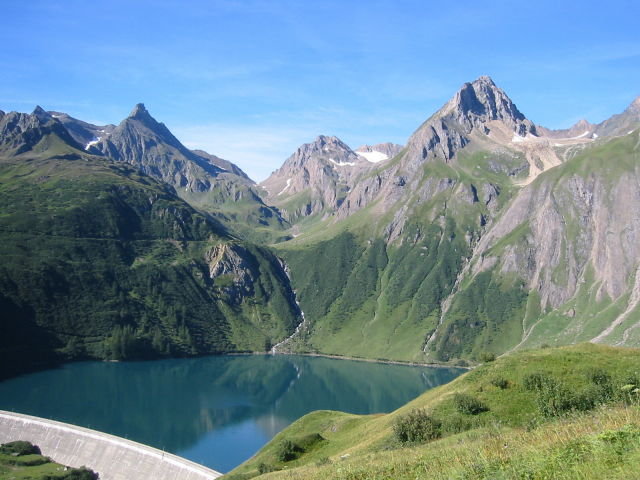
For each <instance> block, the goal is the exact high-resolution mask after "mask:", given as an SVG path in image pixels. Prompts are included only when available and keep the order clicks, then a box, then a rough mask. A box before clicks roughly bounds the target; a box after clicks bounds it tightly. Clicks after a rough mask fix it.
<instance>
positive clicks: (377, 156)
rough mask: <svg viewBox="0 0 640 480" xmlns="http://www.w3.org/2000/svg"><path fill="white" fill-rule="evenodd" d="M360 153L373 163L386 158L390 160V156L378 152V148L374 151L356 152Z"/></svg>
mask: <svg viewBox="0 0 640 480" xmlns="http://www.w3.org/2000/svg"><path fill="white" fill-rule="evenodd" d="M356 153H357V154H358V155H360V156H361V157H364V158H365V159H366V160H367V161H369V162H371V163H378V162H382V161H384V160H388V159H389V156H388V155H386V154H384V153H382V152H378V151H376V150H374V151H372V152H356Z"/></svg>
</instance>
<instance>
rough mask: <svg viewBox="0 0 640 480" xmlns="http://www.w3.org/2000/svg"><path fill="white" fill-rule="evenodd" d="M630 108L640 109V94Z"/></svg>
mask: <svg viewBox="0 0 640 480" xmlns="http://www.w3.org/2000/svg"><path fill="white" fill-rule="evenodd" d="M629 108H630V109H633V110H638V111H640V96H638V97H637V98H636V99H635V100H634V101H633V102H631V105H629Z"/></svg>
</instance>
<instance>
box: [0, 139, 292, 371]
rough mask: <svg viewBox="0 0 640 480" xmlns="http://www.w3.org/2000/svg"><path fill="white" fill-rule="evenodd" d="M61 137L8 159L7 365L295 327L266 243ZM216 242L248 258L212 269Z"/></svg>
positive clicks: (2, 166)
mask: <svg viewBox="0 0 640 480" xmlns="http://www.w3.org/2000/svg"><path fill="white" fill-rule="evenodd" d="M47 141H48V140H47ZM53 147H55V148H52V146H47V147H46V148H42V149H38V148H34V149H33V150H32V151H31V152H29V153H25V154H23V155H21V156H18V157H5V158H3V159H1V160H0V204H1V205H2V209H1V210H0V241H1V242H2V245H3V248H2V251H1V253H0V257H1V262H0V310H2V311H3V318H4V320H3V329H4V331H3V335H2V338H1V339H0V356H1V357H2V362H0V364H2V365H3V366H4V367H6V369H9V370H14V369H19V368H20V367H21V365H23V364H25V365H26V364H28V363H32V362H49V361H51V360H52V359H53V358H54V357H63V358H82V357H87V356H88V357H93V358H114V359H120V358H148V357H157V356H163V355H192V354H201V353H216V352H228V351H247V350H249V351H254V350H257V351H264V350H265V349H267V348H268V347H269V346H270V344H271V343H273V342H276V341H278V340H280V339H282V338H284V337H286V336H287V335H289V334H290V333H291V332H292V331H293V328H294V327H295V324H297V323H298V322H299V319H298V312H297V307H296V306H295V303H294V300H293V293H292V291H291V290H290V288H289V285H288V280H287V278H286V275H285V274H284V271H283V270H282V268H281V267H280V265H279V263H278V260H277V259H276V258H275V257H274V256H273V255H272V254H271V253H270V252H269V251H267V250H266V249H264V248H261V247H256V246H252V245H250V244H241V243H238V242H237V241H235V240H233V239H232V238H231V237H229V236H228V235H227V234H226V232H225V231H224V230H223V229H221V228H220V227H218V226H217V225H216V224H214V223H212V222H211V221H210V220H208V219H207V218H206V217H204V216H203V215H201V214H199V213H198V212H197V211H195V210H194V209H193V208H192V207H190V206H189V205H188V204H186V203H185V202H184V201H182V200H180V199H179V198H178V197H176V195H175V194H174V192H173V189H172V188H171V187H168V186H165V185H163V184H161V183H159V182H157V181H155V180H153V179H151V178H149V177H145V176H143V175H141V174H139V173H138V172H137V171H135V170H134V169H132V168H130V167H127V166H124V165H122V164H115V163H113V162H109V161H106V160H104V159H102V158H99V157H93V156H90V155H86V154H84V153H83V152H79V151H77V150H75V149H73V148H72V147H69V146H68V145H64V144H57V145H54V146H53ZM39 152H40V153H39ZM221 246H226V247H225V248H226V249H227V250H226V251H227V252H231V253H230V255H231V254H233V255H236V257H237V258H240V259H241V260H242V263H241V264H240V265H239V266H237V268H236V270H235V272H231V273H227V274H224V275H220V276H218V277H216V278H215V279H212V278H211V276H210V268H212V267H211V265H212V262H213V261H214V260H215V259H214V258H212V257H213V256H214V253H215V252H216V251H219V249H220V248H221ZM216 249H218V250H216ZM222 260H223V261H225V258H224V257H223V258H222ZM236 260H237V259H236ZM229 262H231V263H233V262H232V261H231V260H229ZM5 373H6V372H5Z"/></svg>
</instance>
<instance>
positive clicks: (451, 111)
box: [407, 76, 537, 161]
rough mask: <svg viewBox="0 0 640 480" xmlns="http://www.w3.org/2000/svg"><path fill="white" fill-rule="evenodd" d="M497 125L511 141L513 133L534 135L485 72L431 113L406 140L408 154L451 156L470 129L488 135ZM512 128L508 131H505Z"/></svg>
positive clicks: (466, 140) (532, 128)
mask: <svg viewBox="0 0 640 480" xmlns="http://www.w3.org/2000/svg"><path fill="white" fill-rule="evenodd" d="M494 129H497V130H498V131H502V136H503V137H507V138H508V140H506V141H511V138H512V136H513V134H515V135H518V136H520V137H526V136H527V134H531V135H537V132H536V127H535V125H534V124H533V123H532V122H531V121H530V120H528V119H527V118H526V117H525V116H524V115H523V114H522V113H521V112H520V111H519V110H518V108H517V107H516V105H515V104H514V103H513V102H512V101H511V99H510V98H509V97H508V96H507V94H506V93H505V92H504V91H503V90H502V89H501V88H499V87H498V86H496V84H495V83H494V82H493V80H492V79H491V78H490V77H488V76H482V77H479V78H478V79H476V80H474V81H473V82H467V83H465V84H464V85H462V87H460V89H459V90H458V91H457V92H456V94H455V95H454V96H453V97H452V98H451V100H449V101H448V102H447V103H446V104H445V105H444V106H443V107H442V108H441V109H440V110H438V111H437V112H436V113H435V114H434V115H432V116H431V117H430V118H429V119H428V120H427V121H426V122H425V123H423V124H422V125H421V126H420V128H418V130H416V131H415V132H414V134H413V135H412V136H411V137H410V138H409V141H408V142H407V148H408V152H409V153H410V157H413V158H420V159H422V160H424V159H426V158H427V157H438V158H442V159H444V160H446V161H449V160H451V159H452V158H453V157H454V156H455V154H456V153H457V151H458V150H460V149H461V148H463V147H464V146H465V145H467V144H468V143H469V142H470V141H471V136H472V134H473V133H475V134H478V135H480V136H487V135H489V133H490V132H491V131H492V130H494ZM508 132H512V133H511V134H507V133H508Z"/></svg>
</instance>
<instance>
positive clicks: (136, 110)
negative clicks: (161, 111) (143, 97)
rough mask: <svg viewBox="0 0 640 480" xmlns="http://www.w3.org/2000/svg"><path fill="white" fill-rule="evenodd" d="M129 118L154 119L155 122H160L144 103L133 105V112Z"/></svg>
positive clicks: (145, 120)
mask: <svg viewBox="0 0 640 480" xmlns="http://www.w3.org/2000/svg"><path fill="white" fill-rule="evenodd" d="M127 119H135V120H140V121H144V122H147V121H153V122H154V123H158V122H156V120H155V119H154V118H153V117H152V116H151V114H150V113H149V110H147V108H146V107H145V106H144V103H138V104H136V106H135V107H133V110H131V113H130V114H129V116H128V117H127ZM125 120H126V119H125Z"/></svg>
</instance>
